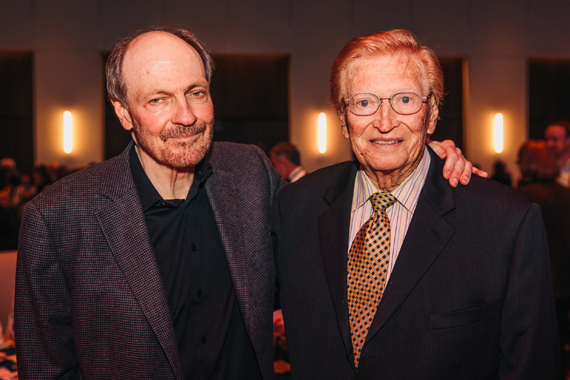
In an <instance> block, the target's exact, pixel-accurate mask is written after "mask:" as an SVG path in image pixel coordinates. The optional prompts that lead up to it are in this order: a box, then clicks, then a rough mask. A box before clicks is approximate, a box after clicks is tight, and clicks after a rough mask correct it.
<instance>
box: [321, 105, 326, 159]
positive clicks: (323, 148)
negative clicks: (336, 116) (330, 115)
mask: <svg viewBox="0 0 570 380" xmlns="http://www.w3.org/2000/svg"><path fill="white" fill-rule="evenodd" d="M326 151H327V115H325V113H324V112H321V113H320V114H319V153H321V154H323V153H325V152H326Z"/></svg>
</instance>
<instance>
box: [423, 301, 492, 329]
mask: <svg viewBox="0 0 570 380" xmlns="http://www.w3.org/2000/svg"><path fill="white" fill-rule="evenodd" d="M488 310H489V304H488V303H484V304H483V305H480V306H477V307H471V308H468V309H461V310H454V311H449V312H445V313H431V314H430V315H429V322H428V329H432V330H436V329H447V328H451V327H461V326H468V325H472V324H474V323H477V322H479V321H481V320H483V319H485V317H486V316H487V311H488Z"/></svg>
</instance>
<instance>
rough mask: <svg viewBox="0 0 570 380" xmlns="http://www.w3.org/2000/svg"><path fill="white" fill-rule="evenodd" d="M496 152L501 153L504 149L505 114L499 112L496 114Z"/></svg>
mask: <svg viewBox="0 0 570 380" xmlns="http://www.w3.org/2000/svg"><path fill="white" fill-rule="evenodd" d="M494 138H495V152H497V153H501V152H502V151H503V114H502V113H498V114H496V115H495V129H494Z"/></svg>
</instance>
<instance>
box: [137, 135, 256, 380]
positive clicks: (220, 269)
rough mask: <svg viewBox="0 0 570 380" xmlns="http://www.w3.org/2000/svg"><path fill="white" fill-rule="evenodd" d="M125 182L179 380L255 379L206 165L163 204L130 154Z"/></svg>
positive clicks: (201, 164) (251, 352) (247, 339)
mask: <svg viewBox="0 0 570 380" xmlns="http://www.w3.org/2000/svg"><path fill="white" fill-rule="evenodd" d="M129 159H130V164H131V172H132V175H133V179H134V182H135V185H136V188H137V192H138V195H139V198H140V201H141V205H142V208H143V212H144V216H145V220H146V224H147V227H148V232H149V236H150V240H151V243H152V246H153V249H154V253H155V256H156V261H157V263H158V269H159V271H160V274H161V276H162V282H163V285H164V290H165V292H166V297H167V299H168V305H169V307H170V313H171V316H172V323H173V325H174V333H175V335H176V340H177V342H178V350H179V352H180V358H181V362H182V370H183V373H184V378H185V379H261V372H260V370H259V366H258V365H257V361H256V358H255V353H254V351H253V346H252V345H251V341H250V339H249V337H248V335H247V332H246V329H245V325H244V322H243V318H242V315H241V313H240V310H239V306H238V303H237V299H236V296H235V292H234V288H233V284H232V280H231V276H230V272H229V268H228V263H227V260H226V257H225V254H224V250H223V247H222V243H221V240H220V236H219V232H218V228H217V225H216V221H215V219H214V214H213V211H212V207H211V205H210V202H209V201H208V196H207V194H206V189H205V188H204V184H205V182H206V181H207V179H208V177H209V176H210V175H211V174H212V172H213V169H212V166H211V165H210V163H209V162H208V161H207V160H204V161H203V162H201V163H200V164H199V165H198V166H197V167H196V171H195V173H194V181H193V183H192V186H191V187H190V191H189V192H188V196H187V197H186V199H170V200H165V199H162V197H161V196H160V195H159V194H158V192H157V191H156V189H155V188H154V186H153V185H152V183H151V181H150V180H149V178H148V177H147V175H146V173H145V172H144V170H143V168H142V165H141V163H140V161H139V159H138V156H137V154H136V150H135V146H134V145H133V148H132V149H131V151H130V156H129Z"/></svg>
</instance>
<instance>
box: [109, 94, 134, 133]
mask: <svg viewBox="0 0 570 380" xmlns="http://www.w3.org/2000/svg"><path fill="white" fill-rule="evenodd" d="M111 104H113V108H114V109H115V114H116V115H117V117H118V118H119V121H120V122H121V125H122V126H123V128H125V130H127V131H130V130H132V129H133V120H132V119H131V114H130V113H129V110H128V109H127V107H125V105H124V104H123V102H121V101H119V100H111Z"/></svg>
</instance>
